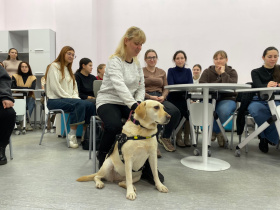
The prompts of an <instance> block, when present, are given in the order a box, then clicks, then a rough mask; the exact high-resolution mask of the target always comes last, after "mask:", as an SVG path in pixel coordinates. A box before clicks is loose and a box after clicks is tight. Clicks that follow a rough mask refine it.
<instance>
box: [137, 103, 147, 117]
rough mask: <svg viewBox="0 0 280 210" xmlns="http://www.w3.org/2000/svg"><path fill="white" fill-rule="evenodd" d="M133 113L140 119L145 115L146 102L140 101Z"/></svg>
mask: <svg viewBox="0 0 280 210" xmlns="http://www.w3.org/2000/svg"><path fill="white" fill-rule="evenodd" d="M135 113H136V114H137V115H138V116H139V117H140V118H142V119H145V117H146V102H145V101H142V102H141V104H139V106H138V107H137V108H136V109H135Z"/></svg>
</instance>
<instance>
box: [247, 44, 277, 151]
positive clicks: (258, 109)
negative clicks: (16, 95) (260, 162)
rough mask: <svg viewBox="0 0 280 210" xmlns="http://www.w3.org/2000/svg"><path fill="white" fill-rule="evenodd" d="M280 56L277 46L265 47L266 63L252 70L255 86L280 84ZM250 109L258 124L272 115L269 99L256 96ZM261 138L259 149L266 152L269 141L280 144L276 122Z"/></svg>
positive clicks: (264, 56)
mask: <svg viewBox="0 0 280 210" xmlns="http://www.w3.org/2000/svg"><path fill="white" fill-rule="evenodd" d="M278 57H279V52H278V50H277V49H276V48H275V47H268V48H266V49H265V51H264V52H263V56H262V59H263V60H264V65H263V66H262V67H260V68H257V69H254V70H252V72H251V76H252V81H253V87H254V88H263V87H268V88H269V87H279V86H280V84H279V82H280V66H279V65H276V63H277V61H278ZM275 104H276V106H278V105H280V101H275ZM248 111H249V113H250V114H251V115H252V117H253V118H254V120H255V122H256V123H257V124H258V126H260V125H262V124H263V123H264V122H265V121H266V120H268V119H269V118H270V117H271V113H270V109H269V107H268V104H267V101H259V100H258V97H257V96H255V97H254V99H253V101H252V102H251V103H250V105H249V106H248ZM259 139H260V143H259V149H260V150H261V151H262V152H264V153H267V152H268V143H269V144H278V141H279V135H278V132H277V130H276V127H275V124H274V123H272V124H271V125H270V126H269V127H268V128H267V129H265V130H264V131H263V132H262V133H261V134H260V135H259Z"/></svg>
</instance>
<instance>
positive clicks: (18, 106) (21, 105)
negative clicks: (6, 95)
mask: <svg viewBox="0 0 280 210" xmlns="http://www.w3.org/2000/svg"><path fill="white" fill-rule="evenodd" d="M13 108H14V110H15V112H16V115H25V113H26V99H25V98H24V99H15V103H14V107H13Z"/></svg>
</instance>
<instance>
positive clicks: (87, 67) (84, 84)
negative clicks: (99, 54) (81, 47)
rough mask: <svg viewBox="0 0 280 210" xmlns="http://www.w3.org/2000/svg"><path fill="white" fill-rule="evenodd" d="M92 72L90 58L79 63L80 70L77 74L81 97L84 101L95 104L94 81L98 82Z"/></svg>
mask: <svg viewBox="0 0 280 210" xmlns="http://www.w3.org/2000/svg"><path fill="white" fill-rule="evenodd" d="M91 72H92V61H91V60H90V59H89V58H82V59H81V60H80V62H79V69H78V70H77V71H76V73H75V78H76V82H77V85H78V90H79V96H80V98H81V99H83V100H88V101H91V102H93V103H95V95H94V92H93V81H94V80H96V77H95V76H93V75H92V74H91Z"/></svg>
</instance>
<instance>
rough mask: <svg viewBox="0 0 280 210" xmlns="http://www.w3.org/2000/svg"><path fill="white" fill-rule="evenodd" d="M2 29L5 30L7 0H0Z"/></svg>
mask: <svg viewBox="0 0 280 210" xmlns="http://www.w3.org/2000/svg"><path fill="white" fill-rule="evenodd" d="M0 5H1V6H0V30H5V0H0Z"/></svg>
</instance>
